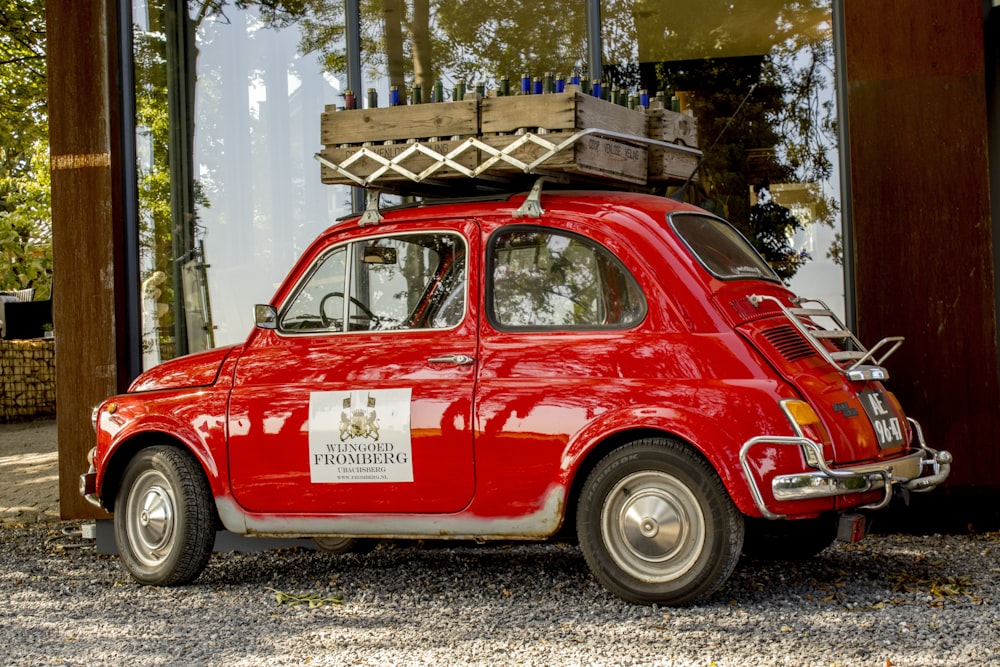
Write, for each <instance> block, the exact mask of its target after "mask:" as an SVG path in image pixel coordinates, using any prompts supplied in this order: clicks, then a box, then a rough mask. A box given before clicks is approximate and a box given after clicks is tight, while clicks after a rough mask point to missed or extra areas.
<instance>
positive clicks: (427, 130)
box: [320, 99, 479, 147]
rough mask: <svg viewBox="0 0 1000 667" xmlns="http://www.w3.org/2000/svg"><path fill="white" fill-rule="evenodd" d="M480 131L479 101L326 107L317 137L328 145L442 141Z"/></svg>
mask: <svg viewBox="0 0 1000 667" xmlns="http://www.w3.org/2000/svg"><path fill="white" fill-rule="evenodd" d="M477 134H479V101H478V100H476V99H467V100H459V101H458V102H439V103H436V104H414V105H410V106H398V107H382V108H378V109H351V110H348V111H336V109H335V107H332V106H328V107H327V108H326V111H325V112H323V114H322V115H321V118H320V140H321V141H322V143H323V145H324V146H327V147H343V146H345V145H351V144H363V143H369V142H375V143H384V142H386V141H406V140H407V139H420V140H427V139H430V138H432V137H437V138H439V139H441V140H445V139H451V138H452V137H456V136H458V137H471V136H475V135H477Z"/></svg>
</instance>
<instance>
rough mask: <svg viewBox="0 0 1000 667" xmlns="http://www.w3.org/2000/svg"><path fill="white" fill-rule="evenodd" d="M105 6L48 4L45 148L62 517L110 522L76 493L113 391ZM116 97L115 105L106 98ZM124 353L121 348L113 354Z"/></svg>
mask: <svg viewBox="0 0 1000 667" xmlns="http://www.w3.org/2000/svg"><path fill="white" fill-rule="evenodd" d="M114 4H115V3H114V2H112V1H111V0H89V1H88V2H79V0H48V2H47V3H46V11H45V14H46V21H47V32H48V39H47V42H48V56H47V59H48V74H49V142H50V148H51V167H52V245H53V248H52V250H53V272H54V285H53V321H54V325H55V331H56V336H57V339H56V411H57V419H58V439H59V512H60V515H61V517H62V518H63V519H85V518H107V515H106V514H104V513H103V512H101V511H99V510H98V509H97V508H95V507H93V506H91V505H90V504H89V503H87V502H86V501H85V500H84V499H83V498H82V497H81V496H80V494H79V490H78V479H79V476H80V474H81V473H83V472H85V471H86V470H87V466H88V464H87V452H88V451H89V450H90V449H91V447H93V446H94V442H95V439H94V433H93V430H92V428H91V423H90V415H91V409H92V407H93V406H94V405H95V404H96V403H97V402H99V401H100V400H102V399H103V398H105V397H106V396H108V395H110V394H113V393H115V392H116V391H117V390H118V388H119V354H123V353H125V350H124V348H125V347H126V345H125V344H124V342H123V341H122V340H121V337H120V333H119V331H118V327H117V326H116V322H117V323H121V322H122V321H123V320H124V319H125V318H116V309H117V308H121V307H123V306H124V303H123V302H122V300H121V299H120V295H121V294H122V285H121V280H120V268H119V267H120V266H121V265H122V262H120V261H117V260H119V259H120V258H121V238H122V234H121V229H122V225H121V220H120V218H121V206H120V204H119V202H118V198H117V197H116V196H115V195H114V192H115V190H116V189H117V187H118V185H117V183H118V178H117V174H120V173H121V172H120V169H118V167H119V165H118V164H116V160H117V156H116V155H113V153H114V152H116V151H115V150H113V149H115V148H116V147H117V146H116V144H117V142H116V141H113V140H112V137H113V136H115V131H114V129H115V128H117V127H118V120H117V118H116V117H113V116H114V114H113V113H112V109H117V99H118V91H117V90H116V89H115V85H114V81H115V77H114V76H113V75H112V73H113V72H114V71H115V69H114V68H115V66H116V61H117V59H116V54H115V45H114V41H115V34H116V32H115V29H114V25H115V21H114ZM112 100H114V102H113V101H112ZM119 348H121V351H120V350H119Z"/></svg>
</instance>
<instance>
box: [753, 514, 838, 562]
mask: <svg viewBox="0 0 1000 667" xmlns="http://www.w3.org/2000/svg"><path fill="white" fill-rule="evenodd" d="M835 539H837V517H835V516H821V517H819V518H816V519H799V520H795V521H790V520H777V521H771V520H768V519H747V524H746V537H745V539H744V540H743V555H744V556H747V557H748V558H754V559H757V560H768V561H782V560H805V559H806V558H812V557H813V556H815V555H816V554H818V553H819V552H821V551H823V550H824V549H826V548H827V547H828V546H830V545H831V544H833V541H834V540H835Z"/></svg>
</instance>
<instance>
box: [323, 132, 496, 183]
mask: <svg viewBox="0 0 1000 667" xmlns="http://www.w3.org/2000/svg"><path fill="white" fill-rule="evenodd" d="M463 141H465V140H464V139H456V140H449V141H424V142H421V143H422V144H423V145H424V146H426V147H427V148H430V149H431V150H433V151H436V152H438V153H440V154H441V155H446V154H448V153H449V152H451V151H452V150H454V149H455V148H457V147H458V146H459V145H460V144H462V142H463ZM411 146H412V144H410V143H405V142H401V143H392V144H377V145H372V146H366V147H365V148H366V149H367V150H369V151H372V152H375V153H378V155H379V156H381V157H383V158H386V159H388V160H391V159H393V158H395V157H397V156H398V155H400V154H402V153H403V151H405V150H407V149H408V148H410V147H411ZM359 150H360V148H359V147H356V146H354V147H351V146H349V147H346V148H333V147H327V148H324V149H323V150H322V151H321V152H320V155H322V156H323V158H325V159H326V160H329V161H330V162H333V163H335V164H343V163H344V162H345V161H347V160H348V159H349V158H351V157H352V156H353V155H355V154H356V153H357V152H358V151H359ZM454 160H455V162H458V163H459V164H461V165H462V166H464V167H468V168H469V169H475V168H476V167H477V166H478V164H479V152H478V151H477V150H475V149H469V150H467V151H465V152H463V153H462V154H461V155H459V156H457V157H455V158H454ZM435 162H436V160H434V159H433V158H431V157H429V156H427V155H423V154H414V155H410V156H407V157H406V158H405V159H404V160H403V161H401V162H400V163H399V164H400V166H402V167H404V168H406V169H408V170H409V171H412V172H413V173H415V174H419V173H420V172H422V171H423V170H424V169H427V168H428V167H430V166H431V165H433V164H434V163H435ZM381 167H382V164H381V163H380V162H378V161H377V160H374V159H372V158H368V157H363V158H360V159H359V160H357V161H356V162H353V163H351V165H350V166H349V167H347V169H348V170H349V171H350V172H351V173H352V174H354V175H355V176H358V177H359V178H368V177H369V176H371V175H372V174H373V173H374V172H375V171H376V170H377V169H379V168H381ZM456 177H459V178H466V176H465V175H464V174H462V173H461V172H459V171H456V170H455V169H452V168H450V167H447V166H445V167H442V168H440V169H437V170H436V171H435V172H434V173H433V175H432V176H430V178H432V179H439V178H456ZM320 179H321V180H322V182H323V183H324V184H326V185H357V183H355V182H354V181H352V180H351V179H350V178H348V177H346V176H344V175H342V174H340V173H338V172H336V171H334V170H333V169H331V168H329V167H327V166H326V165H322V169H321V170H320ZM409 180H410V179H409V178H407V177H406V176H403V175H402V174H400V173H398V172H396V171H391V170H390V171H387V172H385V173H384V174H383V175H382V176H379V178H378V180H377V181H376V182H377V183H400V182H403V181H409Z"/></svg>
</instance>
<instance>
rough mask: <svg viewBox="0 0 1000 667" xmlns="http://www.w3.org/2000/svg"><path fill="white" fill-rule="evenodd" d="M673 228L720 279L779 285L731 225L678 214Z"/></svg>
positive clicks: (720, 221)
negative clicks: (746, 279) (761, 280)
mask: <svg viewBox="0 0 1000 667" xmlns="http://www.w3.org/2000/svg"><path fill="white" fill-rule="evenodd" d="M670 224H671V225H672V226H673V228H674V230H675V231H676V232H677V234H678V235H679V236H680V237H681V239H682V240H683V241H684V243H685V244H686V245H687V247H688V248H690V250H691V252H692V253H693V254H694V256H695V257H696V258H697V259H698V261H700V262H701V263H702V265H704V267H705V268H706V269H708V270H709V271H711V272H712V273H713V274H715V275H716V276H718V277H719V278H724V279H727V280H729V279H736V278H754V279H758V280H760V279H764V280H774V281H779V282H780V280H779V278H778V276H777V275H776V274H775V273H774V271H772V270H771V267H770V266H768V264H767V262H765V261H764V258H762V257H761V256H760V255H759V254H758V253H757V251H756V250H754V249H753V246H751V245H750V243H749V242H748V241H747V240H746V239H745V238H743V236H742V235H741V234H740V233H739V232H738V231H736V230H735V229H734V228H733V227H732V226H731V225H730V224H729V223H727V222H725V221H724V220H720V219H719V218H713V217H711V216H707V215H701V214H698V213H675V214H674V215H671V216H670Z"/></svg>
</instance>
